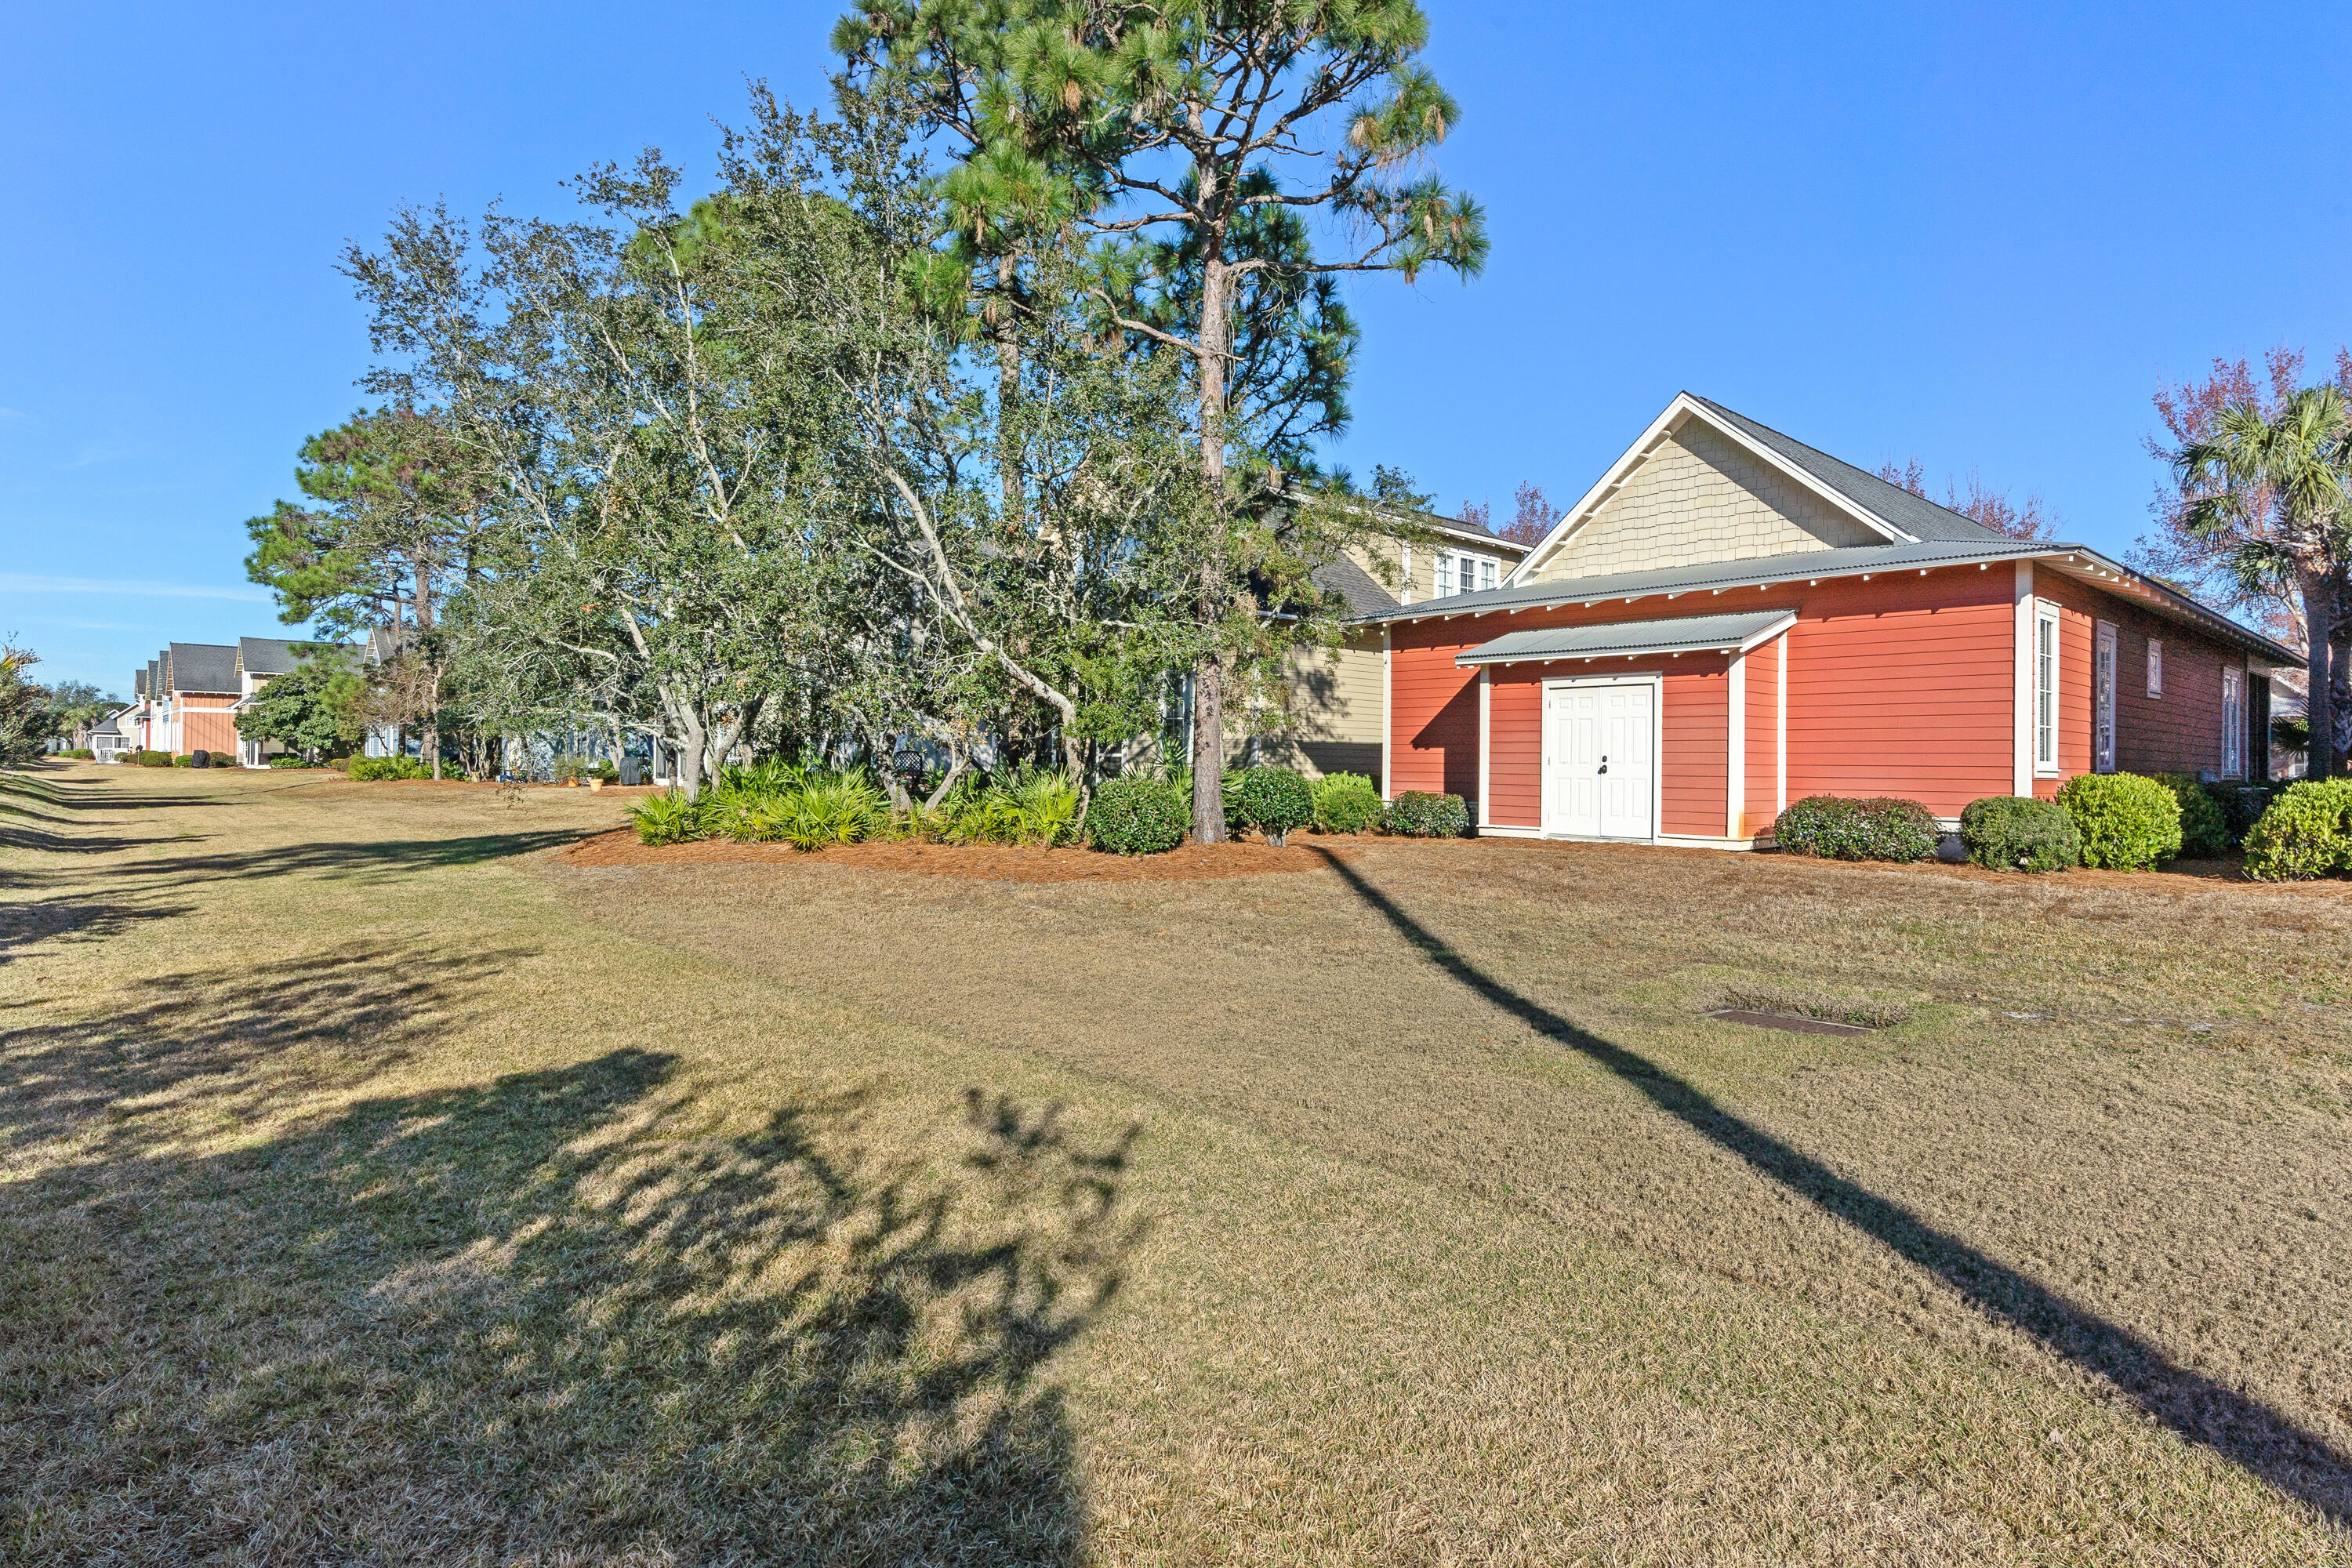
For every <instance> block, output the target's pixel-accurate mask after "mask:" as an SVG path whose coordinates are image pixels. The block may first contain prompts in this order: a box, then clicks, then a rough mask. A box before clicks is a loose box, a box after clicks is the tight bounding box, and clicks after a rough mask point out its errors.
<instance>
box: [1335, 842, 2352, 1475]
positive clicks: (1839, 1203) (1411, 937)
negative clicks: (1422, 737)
mask: <svg viewBox="0 0 2352 1568" xmlns="http://www.w3.org/2000/svg"><path fill="white" fill-rule="evenodd" d="M1316 853H1317V854H1318V855H1321V856H1322V857H1323V859H1324V862H1325V863H1326V864H1327V865H1328V866H1329V867H1330V868H1331V869H1332V870H1333V871H1335V872H1337V873H1338V874H1339V877H1340V878H1341V879H1342V880H1344V881H1345V882H1346V883H1347V884H1348V885H1349V887H1350V888H1352V889H1354V890H1355V892H1356V894H1357V896H1358V897H1359V898H1360V899H1362V900H1364V902H1365V903H1367V904H1369V905H1370V907H1371V908H1372V909H1374V910H1377V911H1379V913H1380V914H1381V917H1382V918H1383V919H1385V920H1386V921H1388V922H1389V924H1390V925H1391V926H1392V927H1393V928H1395V930H1396V931H1397V932H1398V933H1399V934H1400V935H1402V937H1403V938H1404V939H1405V940H1406V941H1407V942H1411V943H1412V945H1413V946H1414V947H1416V948H1418V949H1420V950H1421V952H1423V954H1425V955H1426V956H1427V957H1428V959H1429V960H1430V962H1431V963H1433V964H1435V965H1436V966H1437V967H1438V968H1439V969H1442V970H1444V972H1445V973H1447V974H1449V975H1451V976H1452V977H1453V978H1454V980H1455V981H1457V982H1459V983H1460V984H1462V985H1463V986H1464V987H1465V989H1467V990H1469V991H1471V992H1474V993H1475V994H1477V995H1478V996H1480V997H1481V998H1483V999H1484V1000H1485V1001H1486V1002H1487V1003H1489V1004H1491V1005H1494V1006H1496V1007H1498V1008H1500V1009H1502V1010H1503V1011H1504V1012H1507V1013H1509V1014H1512V1015H1514V1016H1517V1017H1518V1018H1519V1019H1521V1020H1522V1021H1524V1022H1525V1023H1527V1024H1528V1026H1531V1027H1533V1028H1534V1029H1536V1030H1537V1031H1538V1032H1539V1033H1541V1034H1544V1035H1547V1036H1549V1037H1551V1038H1553V1039H1556V1040H1558V1041H1559V1042H1560V1043H1561V1044H1562V1045H1565V1046H1567V1047H1569V1048H1570V1049H1571V1050H1574V1051H1576V1052H1578V1053H1579V1054H1580V1055H1581V1056H1584V1057H1586V1058H1589V1059H1591V1060H1592V1061H1594V1062H1597V1063H1599V1064H1600V1065H1601V1067H1604V1068H1607V1069H1608V1070H1609V1071H1610V1072H1612V1073H1613V1074H1614V1075H1615V1076H1616V1077H1618V1078H1619V1079H1622V1080H1623V1081H1624V1082H1625V1083H1627V1084H1629V1085H1631V1086H1632V1087H1633V1089H1637V1090H1638V1091H1640V1093H1641V1094H1642V1096H1643V1098H1644V1099H1646V1100H1649V1102H1650V1103H1651V1104H1652V1105H1654V1106H1655V1107H1656V1108H1657V1109H1659V1110H1663V1111H1664V1112H1665V1113H1666V1114H1667V1115H1669V1116H1672V1117H1674V1118H1675V1120H1676V1121H1680V1122H1682V1123H1683V1124H1684V1125H1685V1126H1686V1127H1688V1128H1690V1129H1691V1130H1692V1131H1695V1132H1697V1133H1698V1134H1699V1135H1700V1136H1702V1137H1704V1138H1706V1140H1707V1141H1708V1142H1711V1143H1714V1144H1715V1145H1717V1147H1718V1148H1721V1149H1725V1150H1727V1151H1728V1152H1731V1153H1733V1154H1736V1155H1738V1157H1739V1158H1740V1159H1741V1160H1743V1161H1745V1162H1746V1163H1748V1166H1749V1167H1750V1168H1751V1169H1753V1170H1755V1171H1756V1172H1757V1173H1759V1174H1760V1175H1762V1176H1764V1177H1766V1178H1767V1179H1768V1180H1770V1181H1772V1182H1774V1183H1777V1184H1779V1185H1780V1186H1781V1187H1782V1188H1784V1189H1785V1190H1787V1191H1788V1192H1790V1193H1792V1194H1795V1195H1797V1196H1798V1197H1801V1198H1803V1199H1804V1200H1805V1201H1806V1202H1808V1203H1811V1204H1812V1205H1815V1206H1816V1207H1818V1208H1820V1209H1821V1210H1822V1212H1823V1213H1825V1214H1828V1215H1832V1216H1833V1217H1834V1218H1837V1219H1839V1220H1842V1221H1843V1222H1844V1223H1846V1224H1848V1225H1850V1226H1853V1227H1854V1228H1856V1229H1857V1230H1860V1231H1862V1232H1863V1233H1864V1234H1865V1235H1867V1236H1869V1237H1873V1238H1874V1239H1875V1240H1876V1241H1878V1242H1879V1243H1880V1244H1881V1245H1882V1246H1884V1247H1887V1248H1889V1249H1890V1250H1892V1251H1894V1252H1895V1253H1896V1254H1897V1255H1899V1256H1900V1257H1902V1258H1906V1259H1907V1260H1909V1261H1910V1262H1911V1263H1913V1264H1915V1265H1916V1266H1917V1267H1919V1268H1924V1269H1926V1270H1927V1271H1928V1272H1929V1273H1931V1274H1933V1275H1935V1276H1936V1277H1937V1279H1941V1280H1943V1281H1944V1283H1945V1284H1947V1285H1948V1286H1950V1287H1951V1288H1952V1289H1955V1290H1957V1291H1958V1292H1959V1293H1960V1295H1961V1296H1962V1297H1964V1298H1966V1299H1967V1300H1969V1302H1970V1303H1972V1304H1973V1305H1974V1306H1975V1307H1976V1308H1977V1310H1979V1311H1981V1312H1983V1313H1984V1314H1985V1315H1986V1316H1988V1317H1990V1318H1991V1319H1993V1320H1995V1321H1999V1322H2002V1323H2006V1324H2008V1325H2010V1326H2011V1327H2012V1328H2015V1329H2018V1330H2021V1331H2023V1332H2025V1333H2027V1334H2030V1335H2032V1337H2033V1338H2034V1339H2036V1340H2038V1341H2040V1342H2042V1344H2044V1345H2046V1346H2048V1347H2049V1348H2050V1349H2051V1350H2053V1351H2054V1352H2057V1353H2059V1354H2060V1355H2063V1356H2064V1357H2065V1358H2066V1359H2067V1360H2069V1361H2071V1362H2073V1363H2075V1364H2076V1365H2077V1366H2080V1367H2083V1368H2084V1369H2086V1370H2087V1371H2090V1372H2092V1373H2096V1374H2097V1375H2098V1376H2099V1377H2101V1378H2103V1379H2105V1381H2106V1382H2107V1383H2108V1384H2111V1385H2112V1386H2113V1387H2114V1388H2116V1390H2117V1391H2118V1392H2119V1393H2121V1394H2123V1395H2124V1396H2125V1397H2126V1398H2127V1399H2128V1400H2130V1401H2131V1402H2132V1404H2134V1405H2137V1407H2138V1408H2139V1409H2140V1410H2141V1411H2143V1412H2145V1413H2146V1414H2147V1415H2149V1416H2150V1417H2151V1418H2153V1419H2154V1420H2156V1421H2158V1422H2160V1423H2161V1424H2162V1425H2163V1426H2166V1427H2168V1429H2170V1430H2171V1431H2172V1432H2173V1433H2175V1434H2176V1435H2178V1436H2180V1437H2181V1438H2183V1439H2184V1440H2186V1441H2188V1442H2190V1443H2194V1444H2197V1445H2198V1446H2200V1447H2204V1448H2207V1449H2210V1450H2211V1451H2212V1452H2213V1453H2215V1454H2217V1455H2219V1456H2220V1457H2221V1458H2223V1459H2226V1460H2228V1461H2229V1462H2230V1463H2231V1464H2233V1465H2236V1466H2238V1467H2239V1468H2242V1469H2244V1470H2246V1471H2247V1472H2249V1473H2250V1474H2252V1475H2254V1476H2257V1477H2260V1478H2261V1479H2263V1480H2265V1481H2267V1482H2269V1483H2270V1484H2271V1485H2273V1486H2274V1487H2276V1488H2277V1489H2279V1490H2281V1491H2283V1492H2285V1493H2288V1494H2289V1495H2291V1496H2293V1497H2296V1498H2300V1499H2301V1500H2304V1501H2305V1502H2307V1503H2309V1504H2311V1505H2312V1506H2313V1507H2314V1508H2316V1509H2318V1510H2321V1511H2322V1512H2324V1513H2326V1515H2328V1516H2329V1517H2330V1518H2331V1519H2333V1520H2336V1521H2338V1522H2342V1521H2347V1520H2352V1459H2347V1457H2346V1456H2344V1455H2343V1454H2340V1453H2338V1452H2337V1451H2336V1449H2335V1447H2333V1446H2331V1445H2330V1444H2329V1442H2328V1441H2327V1439H2326V1438H2325V1437H2322V1436H2319V1435H2317V1434H2316V1433H2314V1432H2311V1431H2308V1430H2306V1429H2305V1428H2304V1427H2302V1426H2298V1425H2296V1424H2295V1423H2294V1421H2292V1420H2290V1419H2289V1418H2287V1417H2286V1416H2284V1415H2280V1414H2279V1413H2278V1412H2276V1411H2274V1410H2273V1409H2271V1408H2270V1407H2269V1406H2267V1405H2263V1403H2261V1402H2260V1401H2259V1400H2255V1399H2252V1398H2250V1397H2248V1396H2247V1395H2245V1394H2241V1393H2239V1392H2238V1391H2236V1390H2234V1389H2231V1388H2227V1387H2225V1386H2223V1385H2222V1384H2218V1383H2216V1382H2214V1381H2213V1380H2212V1379H2210V1378H2209V1377H2206V1376H2204V1375H2203V1374H2202V1373H2197V1372H2193V1371H2191V1370H2189V1368H2186V1367H2183V1366H2180V1365H2179V1364H2178V1363H2174V1362H2173V1361H2172V1360H2171V1359H2170V1358H2169V1357H2168V1356H2167V1355H2166V1354H2165V1353H2164V1352H2162V1351H2161V1350H2159V1349H2158V1348H2157V1347H2156V1346H2155V1345H2153V1344H2150V1343H2149V1342H2147V1341H2146V1340H2144V1339H2142V1338H2140V1337H2139V1336H2138V1335H2137V1334H2135V1333H2133V1332H2132V1331H2129V1330H2128V1329H2125V1328H2123V1327H2121V1326H2119V1325H2117V1324H2115V1323H2111V1322H2109V1321H2106V1320H2105V1319H2104V1318H2102V1317H2100V1316H2099V1315H2098V1314H2096V1313H2095V1312H2093V1311H2091V1310H2088V1309H2086V1308H2084V1307H2082V1306H2080V1305H2078V1304H2077V1303H2075V1302H2074V1301H2070V1300H2067V1299H2066V1298H2065V1297H2063V1296H2062V1295H2060V1294H2058V1293H2057V1292H2056V1291H2054V1290H2052V1289H2048V1288H2047V1287H2046V1286H2043V1285H2042V1284H2040V1283H2038V1282H2037V1281H2035V1280H2033V1279H2029V1278H2028V1277H2027V1276H2025V1275H2023V1274H2021V1273H2019V1272H2018V1271H2017V1270H2016V1269H2014V1268H2010V1267H2009V1266H2007V1265H2006V1264H2003V1263H2001V1262H2000V1261H1998V1260H1997V1259H1995V1258H1990V1257H1988V1256H1987V1255H1986V1254H1984V1253H1983V1252H1980V1251H1979V1250H1978V1249H1977V1248H1975V1247H1971V1246H1969V1244H1968V1243H1967V1242H1965V1241H1962V1240H1960V1239H1959V1238H1958V1237H1955V1236H1953V1235H1951V1234H1949V1233H1948V1232H1946V1231H1942V1230H1938V1229H1937V1228H1936V1227H1935V1226H1932V1225H1929V1224H1928V1223H1927V1221H1925V1220H1923V1219H1921V1218H1920V1217H1919V1216H1918V1215H1915V1214H1913V1213H1912V1212H1911V1211H1910V1210H1908V1209H1906V1208H1905V1207H1903V1206H1902V1205H1900V1204H1897V1203H1895V1202H1893V1201H1891V1200H1889V1199H1887V1198H1884V1197H1881V1196H1879V1195H1878V1194H1875V1193H1874V1192H1872V1191H1870V1190H1869V1189H1868V1188H1866V1187H1864V1186H1862V1185H1861V1184H1858V1183H1855V1182H1853V1181H1850V1180H1848V1179H1847V1178H1846V1177H1843V1176H1841V1175H1839V1174H1838V1173H1836V1172H1834V1171H1832V1170H1831V1169H1830V1168H1829V1167H1827V1166H1825V1165H1823V1164H1822V1163H1821V1162H1820V1161H1818V1160H1815V1159H1813V1158H1812V1157H1811V1155H1808V1154H1806V1153H1804V1152H1801V1151H1800V1150H1798V1149H1795V1148H1792V1147H1790V1145H1789V1144H1788V1143H1785V1142H1782V1141H1781V1140H1780V1139H1778V1138H1776V1137H1774V1136H1773V1135H1772V1134H1770V1133H1769V1132H1767V1131H1764V1130H1763V1129H1761V1128H1759V1127H1757V1126H1755V1125H1754V1124H1752V1123H1750V1122H1748V1121H1744V1120H1742V1119H1741V1118H1740V1117H1738V1115H1736V1114H1734V1113H1733V1112H1731V1111H1729V1110H1725V1109H1724V1108H1723V1107H1722V1106H1720V1105H1718V1104H1717V1103H1716V1101H1715V1100H1713V1099H1712V1098H1711V1097H1710V1096H1708V1095H1707V1094H1706V1092H1704V1091H1703V1090H1701V1089H1698V1088H1697V1087H1696V1086H1695V1085H1694V1084H1692V1083H1690V1082H1689V1081H1688V1080H1687V1079H1683V1078H1681V1077H1679V1076H1677V1075H1676V1074H1675V1073H1673V1072H1670V1071H1668V1070H1667V1069H1665V1068H1662V1067H1660V1066H1658V1065H1657V1064H1656V1063H1655V1062H1653V1061H1651V1060H1650V1059H1649V1058H1646V1057H1643V1056H1642V1055H1640V1054H1639V1053H1637V1052H1634V1051H1630V1050H1627V1049H1626V1048H1625V1047H1622V1046H1619V1045H1615V1044H1612V1042H1610V1041H1608V1040H1604V1039H1602V1038H1601V1037H1599V1036H1597V1035H1593V1034H1591V1033H1588V1032H1587V1031H1586V1030H1584V1029H1581V1028H1580V1027H1578V1026H1576V1025H1575V1024H1572V1023H1570V1021H1569V1020H1568V1019H1566V1018H1563V1017H1561V1016H1559V1014H1557V1013H1554V1012H1553V1011H1551V1010H1550V1009H1549V1008H1548V1007H1545V1006H1543V1005H1541V1004H1539V1003H1538V1002H1535V1001H1532V1000H1530V999H1529V998H1528V997H1525V996H1522V995H1520V994H1518V993H1517V992H1516V991H1514V990H1512V989H1511V988H1510V987H1509V986H1508V985H1506V984H1503V983H1502V982H1501V981H1499V980H1497V979H1496V978H1495V977H1494V976H1492V975H1490V974H1488V973H1486V972H1485V971H1484V970H1482V969H1480V968H1479V967H1478V966H1477V965H1475V964H1474V963H1471V962H1470V961H1469V960H1467V959H1465V958H1464V957H1463V956H1462V955H1461V954H1460V953H1458V952H1455V951H1454V949H1453V947H1452V946H1450V945H1449V944H1448V943H1447V942H1445V941H1444V939H1443V938H1441V937H1439V936H1437V935H1435V934H1434V933H1433V932H1432V931H1430V930H1429V929H1428V928H1427V927H1425V926H1423V925H1422V924H1421V923H1420V922H1419V921H1415V920H1414V919H1413V918H1412V916H1411V915H1409V914H1407V913H1406V912H1405V911H1404V910H1402V909H1401V908H1400V907H1399V906H1398V905H1397V903H1396V902H1395V900H1392V899H1391V898H1390V897H1389V896H1388V895H1387V894H1385V893H1383V892H1382V891H1381V889H1378V888H1376V887H1374V886H1373V885H1372V884H1371V883H1370V881H1368V880H1366V879H1364V877H1363V876H1362V875H1361V874H1360V873H1359V872H1357V871H1356V870H1354V869H1353V868H1350V867H1349V865H1348V864H1347V863H1346V862H1345V861H1343V860H1341V859H1340V858H1339V857H1338V856H1336V855H1333V854H1331V853H1330V852H1329V851H1328V850H1326V849H1321V848H1318V849H1317V850H1316Z"/></svg>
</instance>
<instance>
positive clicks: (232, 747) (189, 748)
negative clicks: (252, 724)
mask: <svg viewBox="0 0 2352 1568" xmlns="http://www.w3.org/2000/svg"><path fill="white" fill-rule="evenodd" d="M162 662H163V671H162V689H163V695H164V700H165V703H166V704H167V706H168V707H169V709H170V714H169V718H168V721H167V722H168V725H169V731H170V743H169V744H168V745H164V746H161V747H158V748H157V750H159V751H168V752H171V753H172V754H173V755H174V756H181V755H184V754H186V753H187V752H214V753H215V754H216V755H220V756H224V757H225V756H227V755H228V754H229V753H231V752H235V751H236V742H237V735H236V700H237V698H238V697H239V696H241V695H242V692H241V691H240V690H239V683H238V681H237V678H236V648H235V647H233V646H231V645H229V644H226V643H203V642H175V643H173V644H171V645H169V646H168V647H165V648H164V649H163V660H162Z"/></svg>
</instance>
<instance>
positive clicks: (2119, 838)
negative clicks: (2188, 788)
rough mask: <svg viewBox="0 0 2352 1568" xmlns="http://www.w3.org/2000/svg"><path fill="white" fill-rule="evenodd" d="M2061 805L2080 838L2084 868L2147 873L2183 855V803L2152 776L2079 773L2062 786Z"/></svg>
mask: <svg viewBox="0 0 2352 1568" xmlns="http://www.w3.org/2000/svg"><path fill="white" fill-rule="evenodd" d="M2058 804H2059V805H2063V806H2064V807H2065V808H2066V815H2067V816H2071V817H2073V818H2074V831H2075V832H2076V833H2078V834H2080V835H2081V836H2082V840H2083V864H2084V865H2085V866H2098V867H2103V868H2105V869H2107V870H2110V871H2145V870H2147V868H2149V867H2151V866H2153V865H2155V864H2156V863H2157V862H2158V861H2159V860H2169V859H2171V858H2173V857H2174V856H2176V855H2178V854H2179V853H2180V802H2179V799H2178V798H2176V797H2175V796H2174V795H2173V793H2172V791H2171V790H2170V789H2168V787H2166V786H2165V785H2164V784H2159V783H2158V782H2157V781H2156V780H2154V779H2152V778H2146V777H2143V776H2142V775H2140V774H2138V773H2077V774H2075V775H2074V777H2073V778H2071V779H2068V780H2067V781H2066V782H2065V784H2063V785H2061V786H2060V788H2059V791H2058Z"/></svg>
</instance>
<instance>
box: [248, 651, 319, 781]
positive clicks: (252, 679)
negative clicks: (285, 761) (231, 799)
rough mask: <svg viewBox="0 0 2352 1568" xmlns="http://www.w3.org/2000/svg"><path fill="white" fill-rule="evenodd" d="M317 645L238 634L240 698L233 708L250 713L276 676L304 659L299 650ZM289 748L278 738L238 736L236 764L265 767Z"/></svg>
mask: <svg viewBox="0 0 2352 1568" xmlns="http://www.w3.org/2000/svg"><path fill="white" fill-rule="evenodd" d="M313 646H315V645H313V644H310V643H307V642H305V643H293V642H289V641H287V640H286V639H285V638H284V637H239V638H237V639H236V679H237V697H236V706H235V709H234V711H236V712H238V713H246V712H250V711H251V710H252V708H253V700H254V698H255V696H256V695H257V694H258V693H259V692H260V690H261V689H262V687H263V686H265V685H267V684H268V680H269V678H270V677H271V676H273V675H283V674H285V673H286V672H287V671H288V670H289V669H292V668H294V667H295V666H296V665H298V664H299V663H301V662H302V654H301V653H300V652H298V651H297V649H298V648H299V649H307V648H309V647H313ZM285 753H286V747H285V746H284V744H283V743H281V742H277V741H252V740H247V738H246V737H245V736H243V735H239V736H238V737H237V741H236V760H237V765H238V766H240V767H247V768H266V767H268V765H269V759H270V758H272V757H277V756H283V755H285Z"/></svg>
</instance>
